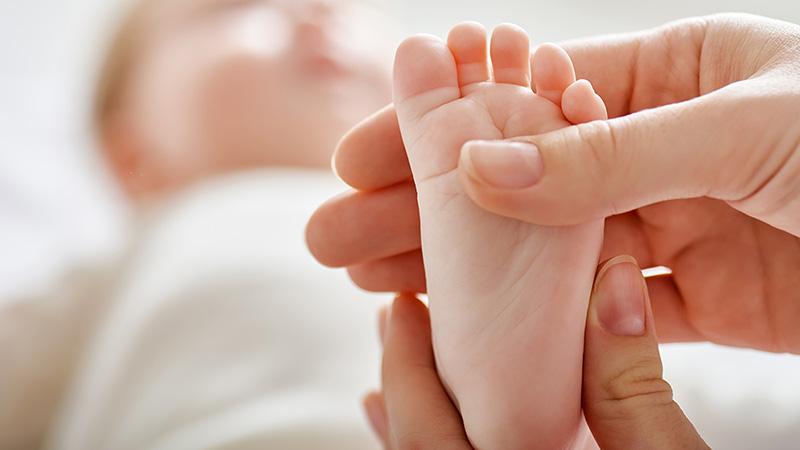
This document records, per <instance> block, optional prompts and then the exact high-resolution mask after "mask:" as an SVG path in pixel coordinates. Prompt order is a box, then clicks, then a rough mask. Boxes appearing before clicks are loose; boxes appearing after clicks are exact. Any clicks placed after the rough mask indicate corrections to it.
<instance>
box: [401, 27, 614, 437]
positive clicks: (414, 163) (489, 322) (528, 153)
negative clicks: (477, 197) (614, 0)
mask: <svg viewBox="0 0 800 450" xmlns="http://www.w3.org/2000/svg"><path fill="white" fill-rule="evenodd" d="M486 41H487V37H486V32H485V31H484V29H483V28H482V27H481V26H480V25H477V24H473V23H466V24H462V25H459V26H457V27H455V28H454V29H453V30H452V31H451V33H450V36H449V38H448V42H447V43H445V42H442V41H441V40H439V39H437V38H435V37H431V36H418V37H413V38H411V39H408V40H406V41H405V42H404V43H403V44H402V45H401V46H400V48H399V49H398V51H397V56H396V60H395V89H394V92H395V98H394V101H395V105H396V108H397V116H398V121H399V125H400V130H401V133H402V137H403V141H404V142H405V144H406V150H407V152H408V158H409V161H410V163H411V169H412V172H413V175H414V182H415V185H416V189H417V193H418V202H419V211H420V223H421V225H422V253H423V255H424V258H425V260H426V266H425V272H426V275H427V279H428V293H429V297H430V302H431V321H432V327H433V328H432V329H433V342H434V349H435V352H436V353H435V354H436V359H437V361H438V367H439V374H440V375H441V377H442V380H443V382H444V384H445V385H446V386H447V387H448V389H449V390H450V392H451V395H452V397H453V400H454V401H455V402H456V404H457V405H458V407H459V410H460V411H461V414H462V417H463V419H464V424H465V427H466V430H467V433H468V435H469V438H470V440H471V442H472V443H473V444H474V445H475V446H476V447H478V448H482V449H492V448H498V449H509V450H513V449H533V448H543V449H556V448H568V447H569V446H570V445H571V444H572V442H573V441H574V440H575V438H576V434H577V432H578V430H579V426H580V423H581V411H580V386H581V362H582V357H581V355H582V354H583V339H582V336H583V328H584V327H583V322H582V319H583V318H584V317H585V316H586V308H587V305H586V302H587V300H588V298H589V291H590V289H591V283H592V277H593V274H594V267H595V266H596V265H597V261H598V257H599V252H600V245H601V241H602V230H603V222H602V220H593V221H590V222H588V223H586V224H582V225H578V226H571V227H563V228H561V227H542V226H537V225H531V224H528V223H525V222H520V221H518V220H514V219H509V218H506V217H502V216H497V215H494V214H492V213H489V212H487V211H485V210H482V209H481V208H479V207H478V206H476V205H475V204H474V203H473V201H472V200H471V199H470V198H469V197H468V196H467V195H466V194H465V193H464V191H463V190H462V183H461V181H460V180H459V170H458V165H459V158H460V154H461V149H462V147H463V146H464V144H465V143H467V142H470V141H475V140H479V139H480V140H485V139H507V138H514V137H517V136H524V135H530V134H540V133H546V132H549V131H553V130H558V129H561V128H564V127H567V126H569V125H570V122H569V121H568V120H567V116H570V115H572V116H576V117H585V118H594V119H598V120H599V119H605V118H606V112H605V107H604V105H603V103H602V100H600V98H599V97H598V96H597V95H595V94H594V91H593V90H592V88H591V85H588V84H587V83H585V82H584V83H574V75H573V73H574V71H573V69H572V63H571V61H570V59H569V57H568V56H567V55H566V53H564V52H563V51H560V50H559V49H558V48H551V47H548V50H547V51H548V52H549V53H548V54H547V57H546V58H545V57H542V63H547V64H549V65H550V66H551V68H552V69H551V71H550V74H549V75H550V77H552V78H554V79H558V80H564V79H568V80H569V79H573V83H572V84H570V85H566V86H562V87H561V89H564V90H562V91H556V90H548V94H549V95H550V96H551V98H554V99H556V100H557V102H554V101H552V100H550V99H548V98H547V97H544V96H540V95H537V94H535V93H534V92H533V90H532V89H531V70H530V62H529V59H530V57H529V55H530V50H529V42H528V36H527V34H525V32H524V31H522V30H521V29H519V28H517V27H514V26H511V25H504V26H500V27H498V28H497V29H496V30H495V31H494V33H493V35H492V38H491V45H490V51H489V54H487V44H486ZM490 59H491V66H490ZM549 81H550V80H536V81H535V82H537V83H547V82H549ZM553 84H555V83H553ZM565 107H568V108H570V109H566V110H565V109H564V108H565ZM512 145H514V147H515V148H516V150H515V152H514V157H513V158H511V159H510V160H507V161H505V162H503V163H502V164H503V165H504V166H506V168H514V167H519V166H525V167H528V168H529V169H531V170H533V171H535V170H536V169H537V167H538V168H539V169H541V163H542V162H541V157H540V155H539V154H538V153H537V151H536V149H535V148H533V147H531V146H528V145H525V144H512ZM488 147H489V148H488V149H487V150H486V151H487V152H488V153H491V151H492V150H491V146H488ZM475 156H476V157H478V155H475ZM485 156H487V157H489V156H490V155H485ZM504 181H505V182H506V183H509V184H512V185H513V184H521V183H525V182H526V180H524V179H513V178H507V179H505V180H504ZM531 353H535V354H537V355H538V357H537V358H536V359H535V360H530V359H528V360H526V359H525V356H526V355H529V354H531ZM530 405H542V407H543V408H542V409H541V410H539V411H534V412H531V411H530V410H529V408H530ZM545 405H546V408H545ZM519 430H526V432H525V433H520V432H519Z"/></svg>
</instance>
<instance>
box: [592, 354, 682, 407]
mask: <svg viewBox="0 0 800 450" xmlns="http://www.w3.org/2000/svg"><path fill="white" fill-rule="evenodd" d="M661 372H662V369H661V362H660V360H659V359H658V358H657V357H648V358H643V359H641V360H640V361H637V362H636V363H634V364H631V365H629V366H627V367H626V368H625V369H623V370H621V371H619V372H618V373H617V374H615V375H614V376H612V377H610V378H609V379H608V380H607V381H606V382H605V383H604V385H603V389H604V391H605V392H606V394H607V399H608V400H609V401H610V402H612V403H615V404H616V407H617V408H620V407H621V408H622V409H627V408H631V409H634V408H635V409H638V408H640V407H641V406H643V405H649V406H654V405H661V404H670V403H672V401H673V395H672V386H670V385H669V383H667V382H666V381H664V379H663V378H662V374H661Z"/></svg>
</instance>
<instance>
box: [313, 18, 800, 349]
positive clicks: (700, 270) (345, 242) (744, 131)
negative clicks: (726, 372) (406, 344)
mask: <svg viewBox="0 0 800 450" xmlns="http://www.w3.org/2000/svg"><path fill="white" fill-rule="evenodd" d="M564 47H565V49H566V50H567V52H568V53H569V54H570V56H571V57H572V59H573V61H574V62H575V68H576V71H577V74H578V76H579V77H581V78H586V79H588V80H590V81H591V82H592V84H593V85H594V86H595V88H596V89H597V92H598V94H600V96H601V97H603V99H604V100H605V101H606V104H607V106H608V110H609V114H610V116H611V117H613V118H615V119H612V120H610V121H607V122H598V123H594V124H589V125H581V126H576V127H571V128H568V129H566V130H563V131H556V132H554V133H549V134H546V135H542V136H535V137H532V138H530V139H529V141H530V142H533V143H535V144H536V146H537V147H538V148H539V150H540V152H541V154H542V159H543V161H544V176H543V178H542V179H541V181H539V183H538V184H536V185H535V186H533V187H531V188H528V189H501V188H498V187H497V186H493V185H492V184H491V183H490V182H488V180H486V179H484V178H482V177H481V176H480V175H479V176H477V177H476V176H475V175H476V174H475V173H474V172H470V171H469V170H466V169H469V167H465V166H464V164H463V161H462V165H461V171H462V172H461V179H462V183H463V184H464V188H465V190H466V191H467V193H468V194H469V195H470V197H472V199H473V200H474V201H475V202H476V203H478V204H479V205H481V206H482V207H484V208H486V209H488V210H490V211H492V212H495V213H499V214H503V215H506V216H510V217H515V218H519V219H523V220H526V221H529V222H532V223H540V224H549V225H553V224H562V225H566V224H574V223H582V222H585V221H586V220H589V219H593V218H598V217H605V216H613V217H611V218H610V219H608V220H607V222H606V230H605V241H604V248H603V252H602V257H604V258H607V257H609V256H613V255H617V254H621V253H627V254H631V255H633V256H635V257H636V258H637V260H639V262H640V263H641V264H642V266H644V267H650V266H657V265H664V266H668V267H670V268H671V269H672V270H673V275H672V276H670V277H662V278H658V279H652V280H649V281H648V286H649V290H650V294H651V296H652V300H653V309H654V313H655V317H656V322H657V324H658V336H659V339H660V340H661V341H662V342H676V341H710V342H715V343H719V344H725V345H733V346H738V347H748V348H755V349H761V350H766V351H772V352H791V353H800V330H799V329H798V328H797V327H796V323H797V322H798V320H800V275H798V274H800V239H799V238H798V235H800V220H798V217H800V195H798V194H797V193H798V192H800V181H798V180H800V150H798V142H800V127H798V125H797V123H796V117H797V116H798V113H800V101H798V98H800V90H798V88H797V86H798V83H797V81H798V80H800V28H798V27H797V26H794V25H791V24H786V23H783V22H778V21H773V20H768V19H763V18H758V17H753V16H743V15H722V16H712V17H708V18H701V19H691V20H686V21H681V22H677V23H674V24H670V25H667V26H665V27H661V28H658V29H655V30H652V31H646V32H642V33H636V34H630V35H623V36H618V37H611V38H601V39H596V40H588V41H577V42H571V43H567V44H565V45H564ZM546 69H547V68H541V67H536V64H535V61H534V64H533V70H534V72H535V71H537V70H546ZM536 89H537V92H540V93H545V92H547V91H550V90H557V87H554V86H547V85H542V86H536ZM335 164H336V168H337V171H338V173H339V174H340V176H341V177H342V178H343V179H344V180H345V181H346V182H347V183H348V184H349V185H351V186H352V187H354V188H355V189H356V191H354V192H351V193H349V194H345V195H343V196H340V197H338V198H337V199H334V200H332V201H331V202H330V203H328V204H326V205H324V206H323V207H321V208H320V210H319V211H318V212H317V214H316V215H315V217H314V218H312V220H311V222H310V224H309V231H308V237H309V244H310V247H311V248H312V251H314V253H315V255H316V256H317V257H318V258H319V259H320V260H321V261H322V262H324V263H326V264H329V265H332V266H341V267H348V269H349V270H350V273H351V275H352V277H353V279H354V280H355V281H356V283H358V284H359V285H361V286H362V287H365V288H367V289H370V290H376V291H411V292H424V291H425V290H426V283H425V277H424V271H423V265H422V264H423V263H422V259H421V256H420V253H419V247H420V238H419V236H420V233H419V225H418V220H419V219H418V212H417V207H416V203H415V202H414V198H415V195H414V186H413V183H411V172H410V170H409V167H408V163H407V160H406V158H405V149H404V148H403V144H402V140H401V139H400V135H399V131H398V126H397V119H396V116H395V113H394V111H393V109H392V108H387V109H384V110H383V111H381V112H379V113H378V114H376V115H375V116H373V117H372V118H370V119H368V120H367V121H365V122H363V123H362V124H361V125H359V126H358V127H357V128H356V129H354V130H353V131H351V133H350V134H349V135H348V136H347V137H346V138H345V139H344V140H343V141H342V143H341V144H340V147H339V149H338V151H337V156H336V161H335ZM484 175H485V174H484ZM385 211H392V214H391V215H390V216H389V215H385V214H383V213H384V212H385ZM323 230H324V232H323ZM334 236H335V239H334V238H333V237H334ZM373 236H380V239H378V238H374V239H373ZM365 241H367V242H366V243H365Z"/></svg>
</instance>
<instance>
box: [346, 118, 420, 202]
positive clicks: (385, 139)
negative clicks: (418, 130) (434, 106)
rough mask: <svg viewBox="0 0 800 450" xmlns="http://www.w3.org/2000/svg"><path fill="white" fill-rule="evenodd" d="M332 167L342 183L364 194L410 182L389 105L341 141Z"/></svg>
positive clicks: (397, 128) (408, 167)
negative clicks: (406, 181)
mask: <svg viewBox="0 0 800 450" xmlns="http://www.w3.org/2000/svg"><path fill="white" fill-rule="evenodd" d="M333 167H334V170H335V171H336V173H337V175H339V177H340V178H341V179H342V181H344V182H345V183H347V184H348V185H350V186H352V187H353V188H355V189H359V190H364V191H372V190H377V189H381V188H384V187H388V186H391V185H393V184H396V183H399V182H401V181H404V180H408V179H410V178H411V167H410V166H409V164H408V157H407V156H406V149H405V146H404V145H403V138H402V136H401V135H400V125H399V124H398V123H397V114H396V113H395V110H394V106H393V105H389V106H387V107H385V108H383V109H382V110H380V111H378V112H377V113H375V114H374V115H372V116H371V117H368V118H367V119H365V120H364V121H363V122H361V123H360V124H358V125H356V127H355V128H353V129H352V130H351V131H350V132H349V133H347V135H345V137H344V138H342V140H341V142H339V145H338V147H337V148H336V152H335V153H334V157H333Z"/></svg>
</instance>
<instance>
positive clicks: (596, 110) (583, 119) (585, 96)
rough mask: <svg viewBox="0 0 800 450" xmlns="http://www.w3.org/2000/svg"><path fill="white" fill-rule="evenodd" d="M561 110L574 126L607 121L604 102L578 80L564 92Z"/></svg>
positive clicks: (590, 87) (590, 88)
mask: <svg viewBox="0 0 800 450" xmlns="http://www.w3.org/2000/svg"><path fill="white" fill-rule="evenodd" d="M561 110H562V112H563V113H564V117H566V119H567V120H569V121H570V123H572V124H574V125H578V124H581V123H588V122H593V121H595V120H606V119H608V111H607V110H606V104H605V102H603V99H602V98H600V96H599V95H597V94H596V93H595V91H594V87H592V83H590V82H588V81H586V80H578V81H576V82H575V83H572V84H571V85H570V86H569V87H568V88H567V89H566V90H565V91H564V95H563V98H562V101H561Z"/></svg>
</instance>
